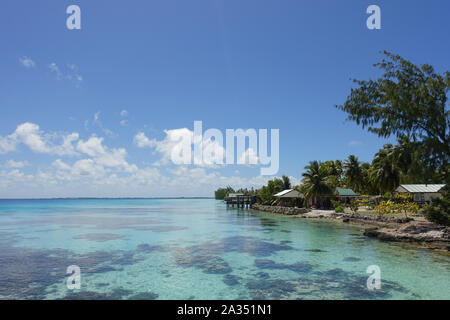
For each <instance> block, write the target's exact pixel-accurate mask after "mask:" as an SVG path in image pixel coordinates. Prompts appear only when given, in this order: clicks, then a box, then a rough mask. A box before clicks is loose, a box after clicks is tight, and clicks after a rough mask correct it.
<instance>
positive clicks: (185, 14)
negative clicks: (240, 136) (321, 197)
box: [0, 0, 450, 198]
mask: <svg viewBox="0 0 450 320" xmlns="http://www.w3.org/2000/svg"><path fill="white" fill-rule="evenodd" d="M72 4H77V5H79V6H80V8H81V21H82V22H81V26H82V28H81V30H68V29H67V28H66V18H67V17H68V15H67V14H66V8H67V7H68V6H69V5H72ZM371 4H376V5H378V6H380V8H381V26H382V28H381V30H369V29H367V27H366V19H367V17H368V15H367V14H366V8H367V7H368V6H369V5H371ZM448 12H450V4H449V3H448V1H444V0H432V1H400V0H399V1H376V0H372V1H363V0H352V1H350V0H349V1H342V0H339V1H338V0H328V1H312V0H308V1H273V0H268V1H255V0H244V1H242V0H239V1H238V0H195V1H191V0H190V1H179V0H178V1H175V0H164V1H159V0H158V1H114V2H111V1H100V0H97V1H78V0H77V1H75V0H72V1H65V0H64V1H63V0H58V1H56V0H53V1H44V0H42V1H33V2H31V1H20V0H14V1H12V0H4V1H2V3H1V10H0V38H1V51H0V55H1V59H0V108H1V111H2V112H1V115H2V116H1V117H0V197H3V198H5V197H6V198H7V197H54V196H55V197H56V196H195V195H198V196H211V195H212V194H213V190H214V189H215V188H216V187H217V186H219V185H227V184H230V185H233V186H242V185H253V186H258V185H260V184H261V183H264V182H265V181H266V180H267V177H261V176H260V174H259V172H260V171H259V168H258V167H248V166H237V165H231V166H225V167H204V166H202V167H196V166H176V165H173V164H171V163H164V161H161V159H162V158H164V152H163V151H161V150H163V148H164V146H165V145H164V141H165V139H166V140H167V136H168V134H167V131H165V130H178V129H181V128H187V129H189V130H192V129H193V122H194V120H201V121H203V127H204V129H207V128H217V129H219V130H222V131H223V132H225V129H227V128H230V129H237V128H255V129H259V128H268V129H270V128H277V129H279V130H280V170H279V172H278V175H282V174H286V175H289V176H292V177H293V178H295V179H300V177H301V172H302V170H303V167H304V166H305V165H306V164H307V163H308V162H309V161H310V160H329V159H344V158H346V157H347V156H348V155H350V154H355V155H357V156H358V157H359V158H360V160H363V161H370V160H371V159H372V157H373V154H374V153H375V152H376V151H377V150H378V149H379V148H380V147H381V146H382V145H383V144H384V143H385V142H386V140H383V139H379V138H378V137H376V136H375V135H373V134H370V133H367V132H366V131H364V130H363V129H361V128H360V127H357V126H356V125H355V124H353V123H350V122H345V114H344V113H342V112H341V111H339V110H337V109H336V108H334V105H336V104H341V103H343V102H344V101H345V98H346V96H347V95H348V93H349V91H350V88H351V87H352V85H353V84H352V82H351V81H350V80H349V79H350V78H359V79H368V78H375V77H377V76H378V75H379V73H378V71H377V70H376V69H375V68H374V67H373V66H372V65H373V63H376V62H377V61H379V60H380V58H381V55H380V51H381V50H388V51H391V52H394V53H398V54H400V55H402V56H403V57H405V58H407V59H409V60H411V61H413V62H415V63H418V64H422V63H429V64H432V65H433V66H435V67H436V69H437V71H439V72H443V71H446V70H449V69H450V68H449V62H450V61H449V52H450V41H448V35H449V31H450V30H449V29H450V28H449V23H448ZM124 110H125V111H126V112H122V111H124ZM21 125H22V126H21ZM169 132H176V131H169ZM139 133H144V134H145V137H147V138H148V139H149V140H151V141H154V143H153V144H149V145H148V146H147V147H139V146H138V145H137V144H136V140H135V136H136V135H137V134H139ZM71 134H73V135H71ZM65 138H66V139H69V140H67V141H66V142H67V144H65V145H64V146H63V145H62V142H63V141H64V139H65ZM2 143H3V145H2ZM158 147H159V149H158ZM294 181H296V180H294Z"/></svg>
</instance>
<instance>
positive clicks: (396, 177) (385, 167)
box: [371, 144, 400, 192]
mask: <svg viewBox="0 0 450 320" xmlns="http://www.w3.org/2000/svg"><path fill="white" fill-rule="evenodd" d="M371 178H372V181H373V182H374V183H375V184H376V185H377V187H378V189H379V191H380V192H387V191H389V192H391V191H393V190H394V189H395V188H397V187H398V185H399V184H400V168H399V167H398V164H397V161H396V159H395V156H394V152H393V146H392V145H391V144H386V145H384V147H383V149H380V151H378V152H377V153H376V154H375V157H374V159H373V161H372V172H371Z"/></svg>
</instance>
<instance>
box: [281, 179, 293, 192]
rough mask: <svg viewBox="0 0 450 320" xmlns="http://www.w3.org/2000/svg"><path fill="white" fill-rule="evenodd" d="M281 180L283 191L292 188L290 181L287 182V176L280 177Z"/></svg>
mask: <svg viewBox="0 0 450 320" xmlns="http://www.w3.org/2000/svg"><path fill="white" fill-rule="evenodd" d="M281 179H282V180H283V188H284V190H286V189H291V188H292V185H291V180H289V177H288V176H282V177H281Z"/></svg>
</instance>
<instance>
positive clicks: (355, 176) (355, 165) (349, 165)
mask: <svg viewBox="0 0 450 320" xmlns="http://www.w3.org/2000/svg"><path fill="white" fill-rule="evenodd" d="M344 168H345V176H346V179H347V183H348V185H349V186H350V187H351V188H352V189H353V190H355V191H358V192H359V191H360V190H359V189H360V186H361V182H362V181H361V179H362V169H361V163H360V162H359V160H358V157H356V156H354V155H350V156H349V157H348V158H347V160H345V162H344Z"/></svg>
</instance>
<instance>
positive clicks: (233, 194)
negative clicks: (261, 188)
mask: <svg viewBox="0 0 450 320" xmlns="http://www.w3.org/2000/svg"><path fill="white" fill-rule="evenodd" d="M243 195H244V194H243V193H230V194H229V195H228V197H230V198H233V197H242V196H243Z"/></svg>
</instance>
